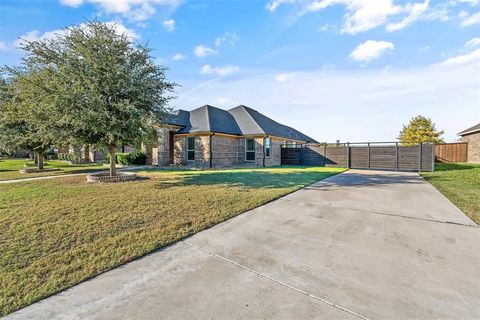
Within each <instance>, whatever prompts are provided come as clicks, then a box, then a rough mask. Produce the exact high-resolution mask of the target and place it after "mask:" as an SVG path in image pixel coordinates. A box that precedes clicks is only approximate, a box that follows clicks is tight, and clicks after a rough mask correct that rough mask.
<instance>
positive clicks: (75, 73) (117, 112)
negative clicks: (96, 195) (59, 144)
mask: <svg viewBox="0 0 480 320" xmlns="http://www.w3.org/2000/svg"><path fill="white" fill-rule="evenodd" d="M22 48H23V49H24V50H25V52H26V56H25V58H24V59H23V62H22V66H21V67H20V68H17V69H10V70H9V71H10V73H11V74H20V73H32V72H36V71H38V70H41V74H42V76H43V77H44V80H45V85H42V86H41V87H40V88H41V90H42V95H41V97H42V103H43V104H44V105H48V106H52V105H53V107H51V108H50V109H49V110H52V111H54V112H51V113H49V114H48V116H50V119H49V121H50V123H52V124H53V123H54V125H55V127H56V128H57V131H58V133H59V136H60V137H62V139H65V137H66V136H68V137H69V138H68V139H69V140H70V141H69V142H72V141H75V142H76V143H81V144H100V145H105V146H108V147H109V150H110V154H111V156H110V158H111V168H110V173H111V175H115V174H116V172H115V147H116V146H120V145H138V144H139V143H140V142H141V141H142V139H143V138H145V137H146V136H147V135H148V134H149V132H150V131H151V128H152V127H153V126H155V125H158V124H160V123H161V120H162V118H163V116H164V114H165V112H166V111H167V109H168V108H167V103H168V101H169V100H170V99H172V98H173V97H172V96H170V95H168V93H169V92H173V90H174V87H175V85H176V84H175V83H172V82H169V81H167V80H166V77H165V71H166V69H165V68H164V67H162V66H157V65H156V64H155V63H154V61H153V58H152V57H151V50H150V49H149V48H147V47H145V46H141V45H139V44H136V43H133V42H132V41H131V40H130V39H129V38H128V36H127V35H126V34H119V33H118V32H117V30H116V26H115V25H107V24H104V23H100V22H98V21H93V22H88V23H85V24H81V25H79V26H73V27H69V28H67V29H65V30H64V31H63V32H61V33H58V34H57V35H56V37H54V38H52V39H45V40H39V41H26V42H25V43H24V45H23V46H22Z"/></svg>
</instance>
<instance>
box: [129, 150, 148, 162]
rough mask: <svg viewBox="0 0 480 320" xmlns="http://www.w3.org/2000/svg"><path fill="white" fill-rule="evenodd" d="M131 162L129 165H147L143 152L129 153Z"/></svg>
mask: <svg viewBox="0 0 480 320" xmlns="http://www.w3.org/2000/svg"><path fill="white" fill-rule="evenodd" d="M131 160H132V163H131V164H134V165H142V164H146V163H147V156H146V155H145V153H143V152H140V151H136V152H132V153H131Z"/></svg>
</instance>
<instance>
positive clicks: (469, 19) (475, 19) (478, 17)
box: [462, 12, 480, 27]
mask: <svg viewBox="0 0 480 320" xmlns="http://www.w3.org/2000/svg"><path fill="white" fill-rule="evenodd" d="M478 23H480V12H477V13H475V14H472V15H468V16H466V17H465V18H464V19H463V21H462V27H469V26H471V25H474V24H478Z"/></svg>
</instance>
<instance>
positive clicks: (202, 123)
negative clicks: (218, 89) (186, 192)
mask: <svg viewBox="0 0 480 320" xmlns="http://www.w3.org/2000/svg"><path fill="white" fill-rule="evenodd" d="M166 122H167V124H171V125H177V126H181V127H183V128H182V129H180V130H179V131H177V132H178V133H200V132H218V133H226V134H232V135H270V136H276V137H279V138H284V139H288V140H298V141H307V142H317V141H315V139H312V138H310V137H309V136H307V135H305V134H303V133H301V132H300V131H298V130H295V129H293V128H291V127H288V126H285V125H283V124H280V123H278V122H276V121H274V120H272V119H270V118H269V117H267V116H265V115H263V114H261V113H260V112H258V111H256V110H253V109H251V108H249V107H246V106H243V105H240V106H238V107H235V108H233V109H230V110H223V109H219V108H216V107H213V106H210V105H205V106H202V107H200V108H197V109H194V110H192V111H185V110H175V111H174V112H172V113H170V114H168V115H167V117H166Z"/></svg>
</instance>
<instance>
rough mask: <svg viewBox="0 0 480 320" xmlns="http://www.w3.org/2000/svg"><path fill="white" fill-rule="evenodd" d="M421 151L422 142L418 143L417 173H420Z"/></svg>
mask: <svg viewBox="0 0 480 320" xmlns="http://www.w3.org/2000/svg"><path fill="white" fill-rule="evenodd" d="M422 149H423V145H422V142H421V141H420V143H419V144H418V150H419V157H418V172H422V151H423V150H422Z"/></svg>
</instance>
